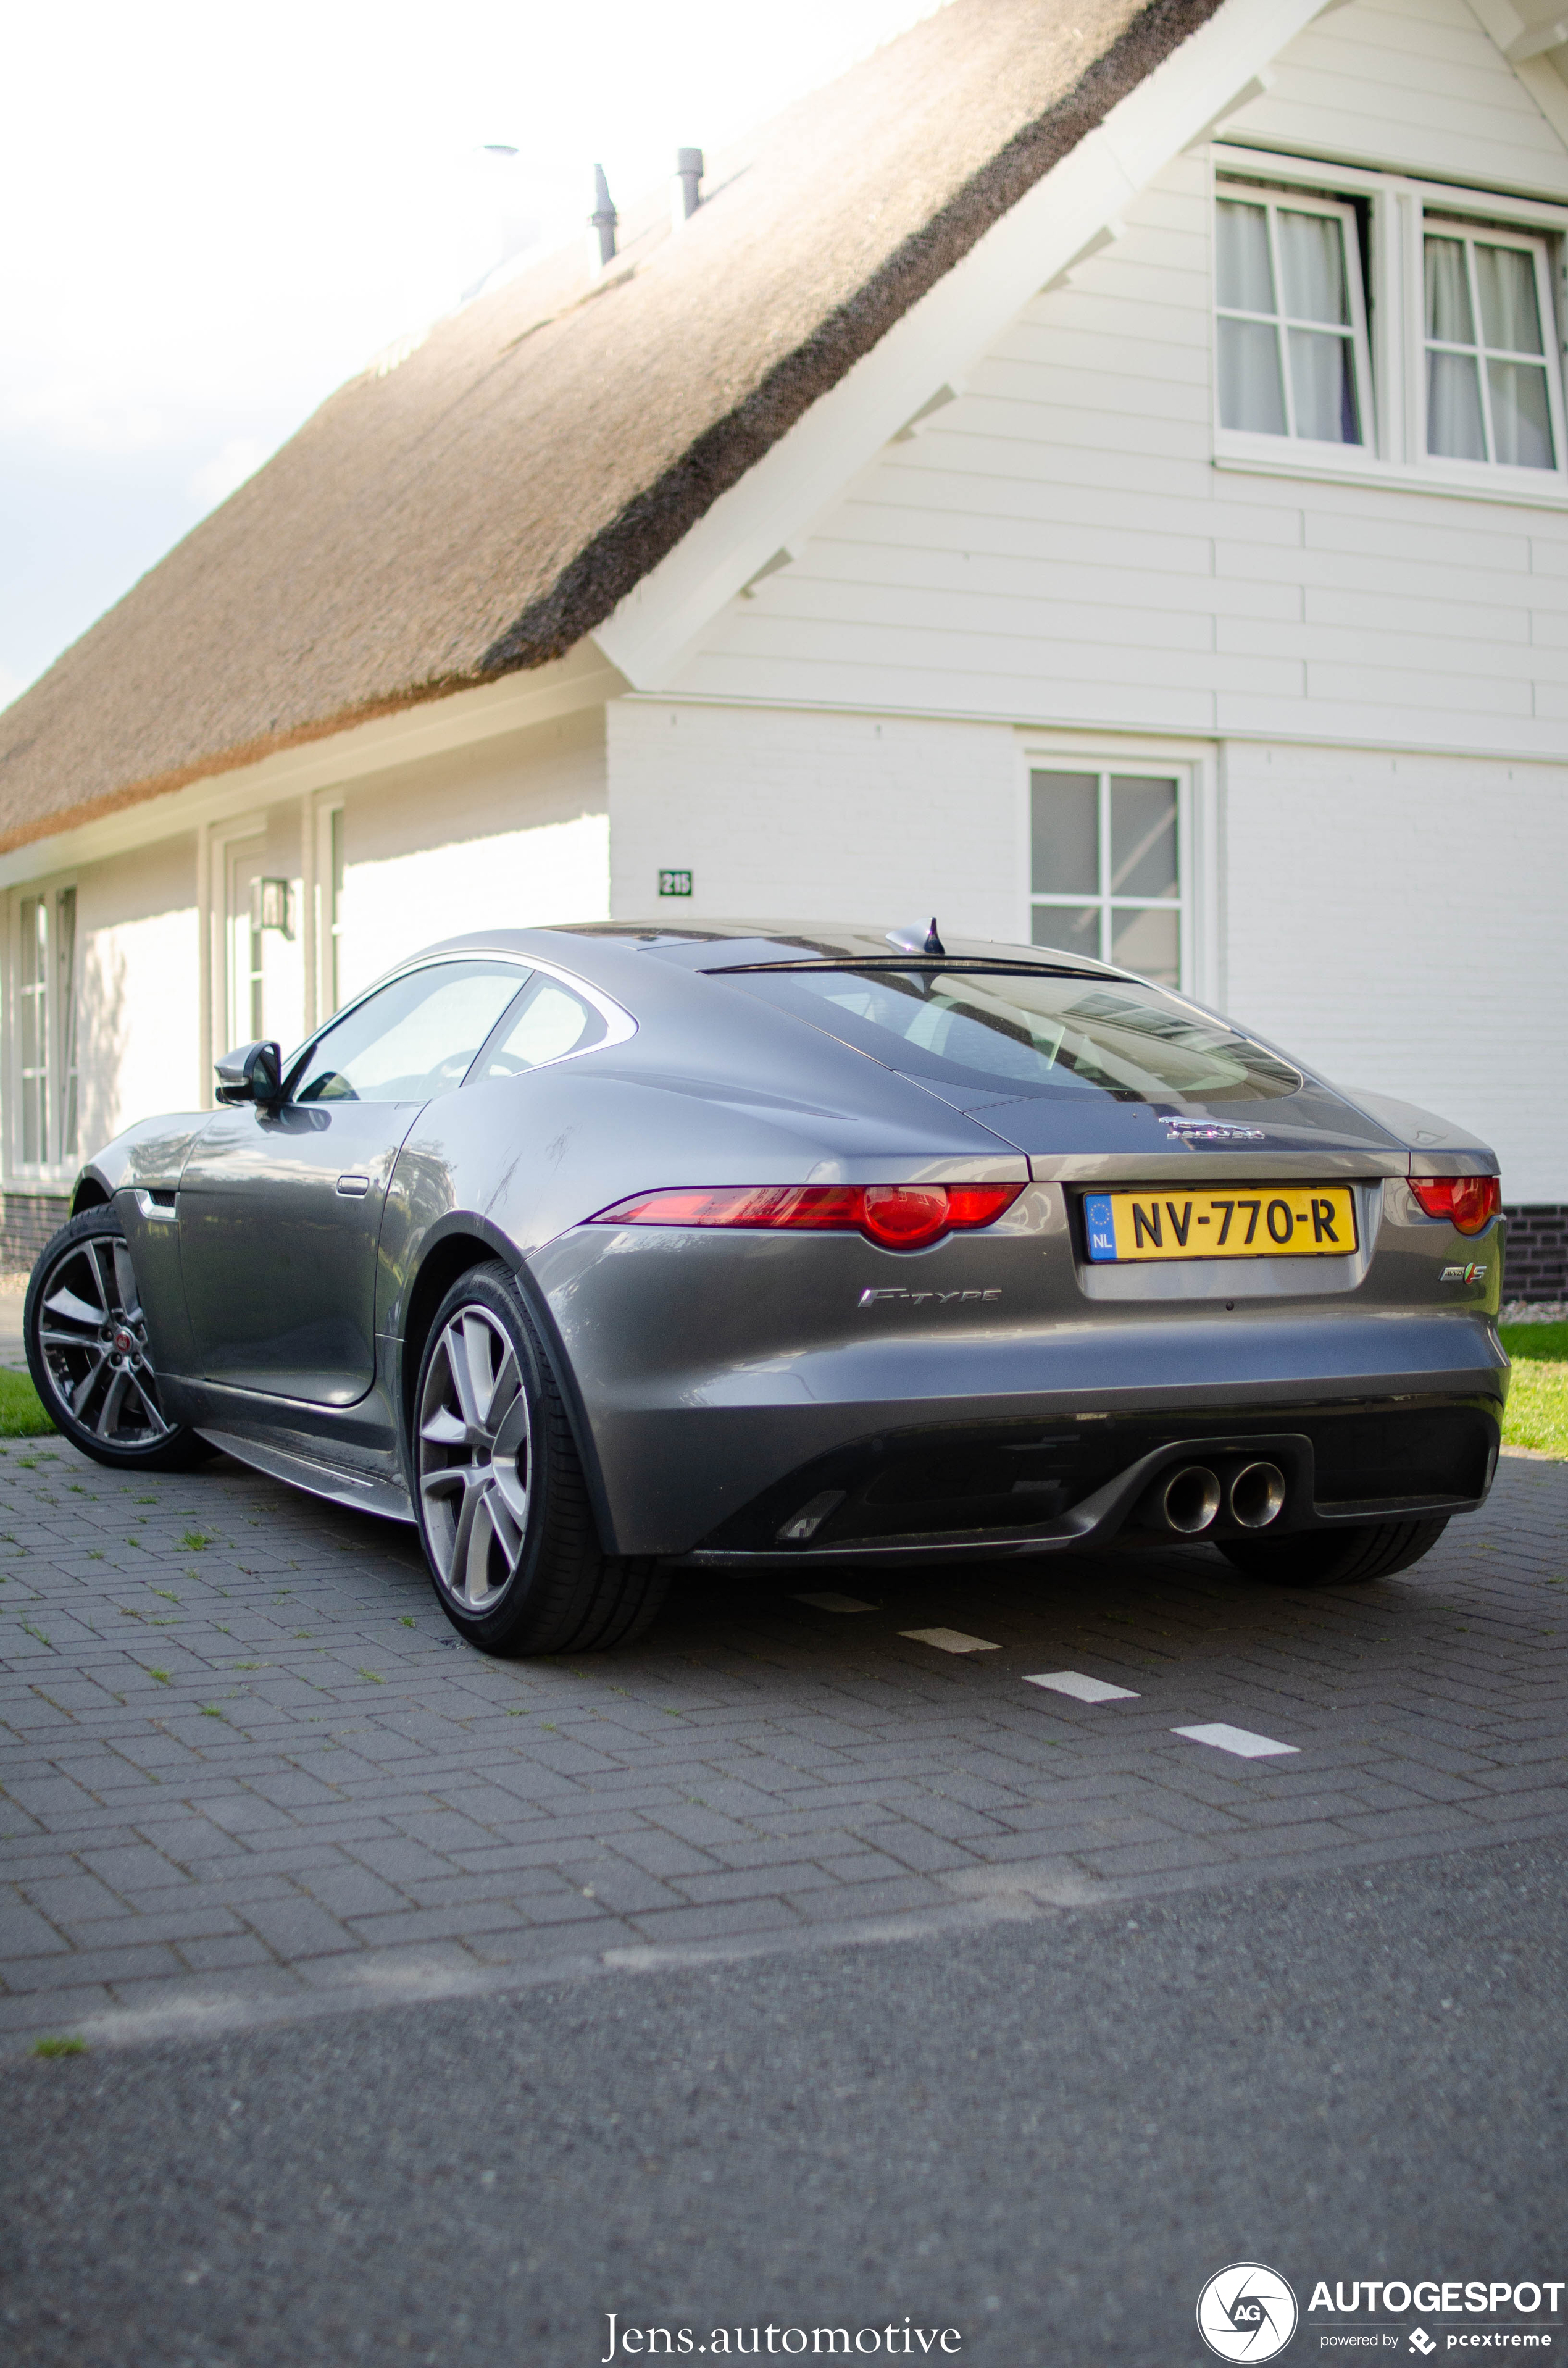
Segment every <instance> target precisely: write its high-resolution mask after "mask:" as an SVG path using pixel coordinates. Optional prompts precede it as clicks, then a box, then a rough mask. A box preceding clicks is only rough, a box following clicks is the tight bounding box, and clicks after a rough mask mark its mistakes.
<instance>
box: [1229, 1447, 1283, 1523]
mask: <svg viewBox="0 0 1568 2368" xmlns="http://www.w3.org/2000/svg"><path fill="white" fill-rule="evenodd" d="M1230 1493H1231V1519H1232V1520H1233V1521H1235V1522H1237V1523H1238V1524H1239V1526H1240V1527H1241V1528H1242V1529H1244V1530H1266V1529H1267V1527H1268V1525H1269V1523H1270V1521H1277V1520H1278V1518H1279V1516H1280V1514H1281V1512H1282V1511H1283V1510H1284V1508H1285V1474H1283V1472H1281V1471H1280V1469H1279V1466H1278V1463H1244V1464H1243V1465H1242V1468H1241V1470H1240V1471H1239V1472H1237V1473H1235V1474H1233V1476H1232V1480H1231V1492H1230Z"/></svg>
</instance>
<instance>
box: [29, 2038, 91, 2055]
mask: <svg viewBox="0 0 1568 2368" xmlns="http://www.w3.org/2000/svg"><path fill="white" fill-rule="evenodd" d="M32 2052H33V2054H34V2055H85V2054H86V2052H87V2043H86V2041H85V2039H35V2040H34V2042H33V2048H32Z"/></svg>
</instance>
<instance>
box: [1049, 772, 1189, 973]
mask: <svg viewBox="0 0 1568 2368" xmlns="http://www.w3.org/2000/svg"><path fill="white" fill-rule="evenodd" d="M1039 773H1057V774H1061V775H1062V776H1063V777H1070V778H1072V779H1074V780H1082V779H1083V777H1084V776H1085V773H1093V774H1095V775H1096V777H1097V787H1098V799H1097V814H1096V819H1097V824H1098V832H1099V847H1098V854H1099V887H1098V891H1097V893H1096V894H1094V895H1079V896H1074V895H1069V894H1057V893H1056V892H1055V891H1053V890H1052V891H1042V892H1041V893H1040V894H1038V895H1037V894H1035V888H1034V879H1033V873H1032V869H1031V864H1032V854H1031V838H1032V823H1033V809H1034V777H1035V775H1036V774H1039ZM1113 775H1114V776H1115V777H1116V778H1117V779H1119V780H1126V779H1128V778H1129V777H1131V778H1132V779H1134V780H1167V781H1174V782H1175V783H1176V895H1175V897H1167V896H1121V895H1118V894H1116V893H1115V891H1114V890H1113V888H1112V887H1111V884H1110V876H1109V875H1110V860H1111V857H1110V846H1111V842H1110V783H1111V779H1112V776H1113ZM1195 803H1196V788H1195V783H1194V780H1193V766H1192V760H1191V757H1186V758H1185V759H1182V760H1179V761H1173V760H1172V759H1171V758H1168V757H1163V756H1160V755H1157V754H1151V753H1150V751H1148V750H1147V749H1142V748H1138V749H1127V750H1124V751H1121V752H1119V753H1116V754H1111V755H1108V754H1107V752H1106V749H1105V747H1104V746H1103V744H1102V745H1100V746H1097V747H1096V750H1095V752H1094V753H1093V754H1090V753H1088V752H1086V751H1085V752H1083V753H1080V752H1078V751H1076V750H1073V749H1070V748H1063V747H1060V746H1056V747H1051V748H1041V747H1039V746H1034V747H1028V748H1026V749H1025V751H1024V802H1023V864H1024V892H1025V895H1024V909H1025V916H1026V919H1025V926H1024V928H1023V930H1022V932H1021V937H1022V941H1023V942H1024V943H1026V944H1032V942H1033V939H1034V916H1035V915H1036V913H1039V912H1051V911H1056V912H1077V913H1081V912H1082V911H1083V910H1084V908H1085V905H1097V906H1098V907H1099V915H1100V951H1099V953H1098V955H1097V957H1096V958H1097V959H1098V960H1099V961H1101V962H1111V963H1114V962H1115V961H1116V957H1115V955H1114V953H1112V952H1111V951H1110V943H1111V922H1110V916H1111V914H1112V913H1113V912H1114V911H1116V910H1121V911H1133V910H1142V911H1159V912H1174V913H1175V914H1176V960H1177V979H1178V984H1177V992H1178V993H1180V994H1182V995H1194V994H1198V993H1199V992H1201V991H1203V990H1202V987H1201V985H1200V984H1199V982H1200V980H1201V977H1202V973H1203V972H1204V971H1205V970H1206V968H1207V967H1208V965H1207V963H1206V962H1205V961H1204V959H1203V949H1202V948H1201V946H1200V944H1199V937H1198V919H1199V912H1198V905H1199V900H1198V895H1197V893H1196V891H1197V878H1196V860H1195V859H1196V855H1197V847H1196V839H1197V830H1196V826H1195V825H1196V816H1195V812H1194V808H1195Z"/></svg>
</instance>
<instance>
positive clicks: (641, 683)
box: [0, 0, 1568, 1296]
mask: <svg viewBox="0 0 1568 2368" xmlns="http://www.w3.org/2000/svg"><path fill="white" fill-rule="evenodd" d="M1526 6H1528V7H1530V8H1531V9H1532V10H1534V11H1536V13H1537V14H1538V15H1539V17H1540V23H1539V24H1537V23H1536V22H1535V21H1534V19H1533V17H1532V19H1530V20H1528V21H1527V20H1526V19H1525V18H1524V17H1521V16H1519V15H1518V14H1517V13H1516V7H1526ZM1556 6H1557V0H1338V5H1335V0H1330V6H1328V7H1327V8H1323V7H1322V6H1320V5H1319V0H1219V5H1217V6H1216V5H1213V0H1150V5H1146V6H1137V5H1135V0H950V5H949V6H947V7H946V8H944V9H943V10H942V11H940V13H938V14H937V16H935V17H932V18H929V19H927V20H926V22H925V23H923V24H921V25H920V26H918V27H916V28H915V29H914V30H913V31H911V32H910V33H908V34H906V35H905V36H903V38H902V39H901V40H898V41H896V42H893V43H892V44H890V45H889V46H888V47H887V48H886V49H884V50H882V51H879V52H878V53H877V54H876V55H875V56H873V57H872V58H870V59H869V60H868V61H867V62H866V63H864V64H862V65H861V66H859V67H858V68H857V69H856V70H855V71H854V72H853V73H852V74H848V75H847V76H846V77H845V78H844V79H843V80H842V81H841V82H839V83H837V84H835V85H833V87H832V88H830V89H828V90H826V91H824V92H822V93H819V94H817V95H816V96H815V97H812V99H810V100H808V101H805V102H803V103H802V104H801V106H799V107H797V108H793V109H792V110H791V111H790V113H789V114H787V115H786V116H784V117H782V118H781V119H780V120H778V122H777V123H775V124H774V125H772V126H771V127H769V129H768V130H767V131H766V132H765V133H764V134H763V135H762V136H760V137H759V138H758V139H757V140H756V141H755V142H752V143H750V145H749V146H748V148H747V150H746V152H745V153H744V154H739V155H736V156H733V157H728V158H723V159H712V160H710V168H709V171H708V175H707V178H706V181H705V183H704V199H703V202H702V204H701V205H700V207H699V210H698V211H697V212H696V213H695V214H694V215H693V216H692V217H691V219H690V220H689V221H688V222H685V223H684V225H683V226H682V227H681V228H680V229H679V230H678V232H676V231H675V230H673V229H672V228H671V226H670V219H669V215H668V212H667V211H666V210H665V207H664V206H663V205H662V204H661V205H660V206H658V207H650V209H649V211H648V213H647V215H646V217H645V218H644V219H641V220H632V221H630V222H625V223H623V224H622V233H623V235H622V238H621V243H620V248H619V253H618V254H617V255H616V256H614V257H613V259H611V260H610V261H609V262H608V264H606V265H605V266H604V267H603V268H601V269H599V270H597V272H596V271H594V270H593V269H592V268H590V267H589V266H588V265H586V264H585V261H584V260H583V258H582V257H581V256H578V255H577V254H576V253H572V254H569V255H562V256H555V257H553V258H551V259H550V260H549V261H547V262H545V263H542V264H540V265H538V266H537V267H535V268H533V269H531V270H529V271H528V272H527V273H525V274H523V275H521V276H518V277H515V278H512V279H508V280H506V282H505V284H503V285H500V286H498V287H495V288H494V289H493V290H491V291H489V292H487V293H485V294H483V295H482V296H481V297H479V298H478V299H476V300H475V301H474V302H472V303H470V304H468V305H467V306H465V307H464V308H463V309H462V311H460V313H457V314H455V315H454V316H453V317H451V318H450V319H449V320H448V321H446V322H444V323H442V324H438V325H437V327H436V328H435V329H434V330H433V331H431V333H430V334H429V335H428V336H427V337H426V339H425V340H424V341H423V342H418V341H411V344H410V346H409V347H407V348H406V349H403V350H400V351H398V352H394V353H392V354H389V355H387V356H385V357H383V358H382V359H381V361H380V362H378V363H377V364H376V365H375V366H373V367H372V368H371V369H370V370H368V371H367V372H366V373H365V374H364V376H363V377H362V378H360V379H358V380H356V381H353V382H352V383H351V384H350V385H348V386H347V387H345V388H344V389H343V390H342V391H341V392H340V393H338V394H337V395H335V397H334V398H333V399H332V401H331V402H329V403H328V404H325V405H324V407H323V409H322V411H321V412H319V413H318V414H317V415H316V416H315V417H314V418H313V419H312V420H311V421H310V422H309V423H308V424H307V425H306V427H304V428H303V429H302V430H301V433H300V435H299V436H298V437H297V438H295V439H294V440H293V442H292V443H291V444H290V445H289V446H287V447H286V448H285V449H284V450H283V451H281V452H280V453H279V454H278V456H277V458H276V459H275V460H274V461H271V462H270V463H269V464H268V465H267V468H266V469H264V470H263V471H262V472H260V473H259V475H257V476H256V478H254V479H253V480H252V481H251V482H250V483H249V484H247V485H245V486H244V487H243V488H242V489H241V490H240V492H239V493H237V494H236V495H234V496H233V498H232V499H231V500H230V501H229V502H227V503H226V504H225V505H224V506H223V507H222V509H221V510H219V511H218V512H217V513H215V514H214V516H213V517H211V518H209V519H207V520H206V521H205V522H204V523H203V524H202V525H201V526H200V527H199V528H198V529H197V530H196V531H195V532H194V533H193V534H192V535H191V536H189V537H188V538H187V541H185V542H183V543H182V544H181V545H179V546H178V548H177V549H176V551H174V552H171V553H170V554H169V556H168V558H167V559H165V561H164V562H163V563H162V564H160V566H158V567H157V568H155V569H154V570H153V572H152V574H151V575H149V576H147V577H146V578H144V579H143V581H142V583H141V584H139V585H138V586H136V587H135V589H134V590H133V591H132V592H131V593H130V594H129V595H128V596H127V598H125V599H124V600H123V601H121V602H120V603H119V607H118V608H116V609H113V610H112V611H110V613H109V614H108V616H107V617H106V618H104V619H103V620H100V622H99V623H98V624H97V625H96V626H95V627H94V628H93V630H92V631H91V632H89V633H87V634H86V635H85V637H84V639H83V640H82V641H81V642H80V643H77V644H76V645H75V647H74V648H73V649H72V650H70V651H68V652H67V653H66V655H64V656H63V657H62V659H61V660H60V661H59V663H58V664H57V665H56V666H54V667H53V668H52V669H51V672H50V673H49V674H48V675H46V676H45V677H43V678H42V680H41V681H40V682H39V683H38V684H37V685H35V686H34V688H33V689H31V690H29V691H28V693H27V694H26V695H25V696H24V697H23V698H21V699H20V700H17V702H16V703H15V704H14V705H13V706H12V707H11V708H10V709H8V710H7V711H6V712H5V714H4V715H3V716H0V887H3V889H4V891H5V909H6V929H7V943H6V973H5V975H6V1033H5V1058H6V1066H5V1073H4V1079H3V1124H4V1175H3V1179H0V1181H3V1188H4V1196H5V1197H4V1225H5V1231H4V1235H3V1238H0V1247H4V1248H5V1249H6V1250H8V1251H9V1252H10V1253H11V1254H12V1255H16V1254H18V1253H19V1254H26V1253H27V1252H28V1250H29V1249H30V1248H31V1247H33V1246H35V1245H36V1243H37V1242H38V1240H39V1239H40V1236H41V1234H42V1233H43V1232H44V1231H45V1230H47V1228H48V1227H49V1226H50V1225H51V1224H53V1222H55V1220H56V1218H57V1216H58V1214H59V1212H60V1210H61V1207H62V1197H61V1196H62V1195H63V1194H64V1193H65V1192H66V1190H68V1187H69V1182H70V1179H71V1177H72V1175H73V1173H74V1168H75V1167H76V1165H77V1163H78V1159H79V1156H81V1155H82V1154H84V1153H85V1151H86V1150H88V1149H89V1148H90V1147H91V1146H92V1144H94V1142H95V1141H97V1140H98V1139H101V1138H102V1137H104V1136H106V1135H107V1134H108V1133H110V1132H111V1131H112V1130H113V1129H114V1128H116V1127H117V1126H119V1125H120V1124H121V1123H122V1122H124V1121H127V1120H129V1119H130V1118H131V1117H134V1116H136V1115H138V1114H140V1113H142V1112H145V1111H148V1110H156V1109H160V1108H170V1107H189V1106H191V1105H192V1104H194V1103H200V1102H203V1101H205V1100H206V1099H208V1098H209V1087H210V1061H211V1058H212V1055H213V1054H214V1053H216V1052H221V1051H222V1049H223V1048H224V1046H225V1045H226V1044H227V1043H229V1042H235V1041H240V1040H243V1039H245V1038H248V1037H252V1036H256V1035H259V1034H262V1033H266V1034H268V1035H276V1036H278V1037H280V1038H282V1039H284V1040H286V1041H296V1040H298V1039H300V1038H301V1037H302V1036H303V1035H304V1034H305V1033H306V1031H308V1030H310V1029H311V1028H312V1026H313V1025H314V1024H315V1023H316V1021H317V1020H318V1019H321V1018H323V1017H324V1015H325V1014H326V1013H327V1012H328V1011H329V1010H331V1009H332V1008H334V1007H335V1004H336V1003H337V1002H339V1001H340V1000H341V999H342V998H343V997H344V996H347V995H348V994H350V993H352V992H353V991H354V990H355V989H356V988H357V987H358V985H360V984H361V983H363V982H364V981H366V980H368V979H369V978H370V977H371V976H373V975H374V974H375V973H377V972H378V971H379V970H380V969H381V968H382V967H383V966H385V965H386V964H387V963H388V962H391V961H392V960H393V959H395V958H396V957H398V956H400V955H401V954H403V953H404V952H405V951H409V950H410V949H412V948H413V947H415V946H416V945H418V944H420V943H423V942H425V941H427V940H429V939H433V938H436V937H437V936H440V935H442V934H444V933H447V932H449V931H452V930H457V929H467V928H478V927H482V926H483V925H484V924H485V923H487V922H496V923H501V922H506V923H511V924H514V925H517V924H528V923H536V922H540V921H544V920H550V919H560V920H567V919H575V920H583V919H593V918H598V917H606V916H633V915H638V916H641V915H648V914H653V913H662V914H664V915H665V916H677V915H689V916H712V915H720V914H726V915H738V914H776V915H777V914H784V915H794V916H817V917H820V918H824V919H830V918H852V917H878V916H886V917H887V918H888V919H889V920H893V919H909V918H913V917H921V918H924V917H926V916H929V915H930V914H931V913H933V912H935V913H936V914H937V916H938V917H939V919H940V921H941V922H942V923H943V924H944V926H946V927H949V928H952V929H954V930H956V931H963V932H972V933H976V934H983V935H991V936H995V937H1000V938H1007V939H1028V938H1029V937H1031V936H1033V937H1034V938H1035V939H1037V940H1039V941H1040V942H1045V943H1051V944H1068V945H1082V946H1086V947H1088V948H1089V949H1090V950H1091V951H1105V952H1108V953H1110V954H1112V955H1116V956H1119V957H1120V958H1121V959H1124V960H1126V961H1127V962H1130V963H1131V965H1132V966H1134V967H1135V968H1139V969H1142V970H1143V971H1145V972H1149V973H1155V974H1159V975H1166V976H1170V977H1173V978H1177V979H1179V980H1180V981H1181V983H1182V984H1183V985H1185V986H1186V987H1187V989H1188V990H1189V991H1190V992H1192V993H1194V994H1195V995H1197V996H1199V997H1200V998H1202V999H1204V1000H1206V1001H1211V1002H1214V1003H1217V1004H1220V1005H1221V1006H1223V1007H1225V1008H1227V1009H1229V1010H1231V1011H1233V1013H1235V1014H1236V1015H1237V1016H1238V1017H1239V1018H1241V1019H1244V1020H1245V1021H1247V1022H1250V1023H1251V1024H1253V1025H1255V1026H1256V1027H1257V1028H1259V1029H1260V1030H1263V1031H1265V1032H1266V1033H1267V1034H1270V1035H1272V1036H1274V1037H1277V1038H1278V1039H1279V1040H1281V1041H1283V1042H1285V1043H1287V1044H1288V1045H1290V1046H1291V1047H1293V1048H1295V1049H1297V1050H1298V1051H1300V1052H1301V1053H1302V1055H1303V1056H1304V1057H1306V1058H1307V1059H1309V1060H1311V1061H1312V1062H1314V1063H1315V1064H1318V1065H1319V1066H1320V1067H1321V1068H1322V1069H1324V1071H1326V1073H1327V1074H1328V1075H1329V1076H1331V1077H1334V1078H1336V1079H1339V1080H1341V1081H1344V1082H1346V1083H1348V1084H1350V1085H1352V1086H1361V1087H1372V1088H1377V1089H1381V1090H1383V1091H1388V1092H1393V1093H1396V1094H1399V1095H1401V1096H1403V1097H1404V1098H1405V1099H1412V1100H1415V1101H1420V1102H1425V1103H1427V1104H1429V1105H1433V1106H1436V1107H1437V1108H1438V1109H1441V1110H1444V1111H1445V1112H1447V1113H1449V1114H1450V1115H1452V1116H1453V1117H1455V1118H1457V1119H1459V1120H1460V1121H1461V1122H1463V1123H1464V1124H1465V1125H1467V1126H1469V1127H1471V1128H1472V1129H1474V1130H1475V1131H1476V1132H1478V1133H1482V1134H1483V1135H1485V1136H1486V1137H1488V1138H1489V1139H1490V1140H1492V1141H1493V1142H1494V1144H1496V1145H1497V1147H1498V1149H1499V1151H1500V1153H1501V1156H1502V1161H1503V1168H1504V1181H1505V1192H1506V1200H1507V1202H1508V1203H1509V1205H1510V1207H1511V1208H1512V1209H1513V1210H1514V1212H1515V1214H1516V1220H1517V1222H1516V1226H1515V1244H1514V1249H1513V1252H1512V1254H1511V1259H1510V1281H1509V1288H1510V1290H1513V1291H1521V1290H1523V1291H1526V1292H1531V1293H1533V1295H1537V1296H1540V1295H1557V1294H1559V1293H1560V1292H1562V1291H1563V1290H1564V1289H1565V1288H1568V1279H1565V1274H1564V1245H1565V1241H1568V1050H1565V1039H1564V1027H1563V1017H1562V1015H1563V1012H1564V1009H1565V1008H1568V931H1565V929H1564V926H1563V922H1564V883H1565V880H1568V422H1565V418H1564V404H1563V371H1562V346H1563V317H1564V276H1563V255H1564V237H1565V233H1568V83H1565V82H1564V80H1563V79H1562V74H1560V73H1559V71H1558V68H1559V66H1560V65H1561V64H1562V62H1563V60H1564V59H1565V58H1568V47H1564V46H1559V45H1558V44H1559V43H1560V41H1561V37H1562V35H1563V33H1564V29H1565V27H1564V23H1563V21H1562V19H1561V17H1560V15H1553V14H1552V11H1553V10H1554V9H1555V8H1556Z"/></svg>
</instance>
